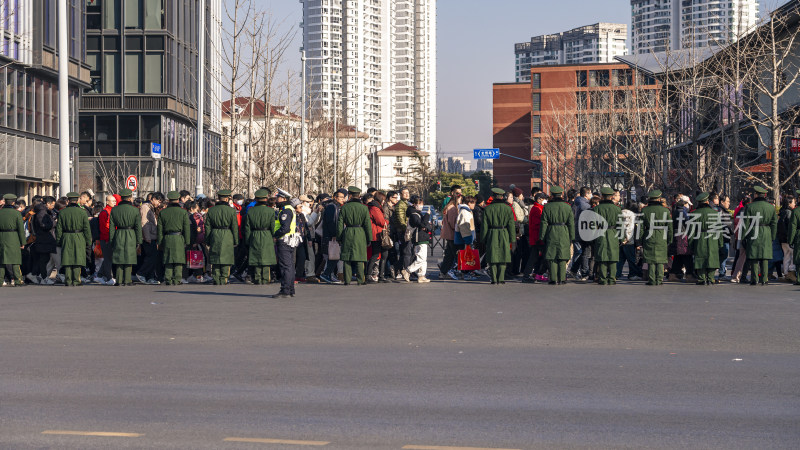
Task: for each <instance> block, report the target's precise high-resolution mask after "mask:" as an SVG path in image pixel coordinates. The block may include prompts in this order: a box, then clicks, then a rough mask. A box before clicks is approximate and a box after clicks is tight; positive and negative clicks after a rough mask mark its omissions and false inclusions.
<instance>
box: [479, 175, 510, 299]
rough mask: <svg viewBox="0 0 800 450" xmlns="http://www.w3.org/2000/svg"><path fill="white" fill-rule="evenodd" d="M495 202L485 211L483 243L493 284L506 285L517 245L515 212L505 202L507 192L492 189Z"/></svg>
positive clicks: (482, 229)
mask: <svg viewBox="0 0 800 450" xmlns="http://www.w3.org/2000/svg"><path fill="white" fill-rule="evenodd" d="M492 194H494V200H492V204H491V205H489V206H487V207H486V208H485V209H484V210H483V222H482V224H481V242H482V243H483V244H484V246H485V248H486V264H488V265H489V275H490V276H491V277H492V284H505V283H506V266H507V265H508V264H510V263H511V244H512V243H514V245H516V236H517V234H516V233H517V232H516V230H515V228H514V212H513V210H512V209H511V207H510V206H509V205H508V203H506V202H505V194H506V192H505V191H504V190H502V189H500V188H494V189H492Z"/></svg>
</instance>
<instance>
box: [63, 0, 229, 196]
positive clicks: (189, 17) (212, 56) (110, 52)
mask: <svg viewBox="0 0 800 450" xmlns="http://www.w3.org/2000/svg"><path fill="white" fill-rule="evenodd" d="M84 3H86V5H87V6H86V57H87V58H86V59H87V63H88V65H89V66H90V73H91V81H92V87H91V89H90V90H89V92H87V93H85V94H84V96H83V99H82V104H81V111H80V124H79V127H80V151H79V161H80V162H79V167H78V175H77V177H78V181H79V184H80V186H81V188H82V189H86V188H91V189H93V190H94V191H95V192H101V193H103V192H115V191H117V190H118V189H120V188H121V185H122V183H123V182H124V181H125V179H126V177H127V176H129V175H135V176H137V177H138V179H139V191H140V192H147V191H150V190H172V189H189V190H191V189H192V188H193V187H194V186H195V185H196V183H195V173H196V166H195V164H196V162H197V155H198V147H199V145H198V142H197V111H198V108H197V78H196V76H197V73H198V66H199V55H198V43H199V35H200V30H199V26H198V23H199V21H200V20H199V18H200V10H199V7H200V5H205V8H206V15H205V17H206V33H205V36H203V38H204V39H205V44H206V46H205V48H206V60H205V72H206V76H205V89H204V96H203V98H204V102H205V103H204V116H205V119H204V122H205V126H204V128H205V132H204V135H205V143H204V146H203V149H204V169H205V175H204V179H203V185H204V186H205V188H206V189H211V188H218V187H219V183H218V181H217V179H216V177H217V175H218V174H219V171H220V167H221V161H220V155H221V152H220V145H221V136H220V128H221V120H222V111H221V100H220V99H221V97H222V95H221V94H222V92H221V89H222V88H221V84H220V80H221V71H222V70H221V60H220V51H221V50H222V49H220V48H219V42H220V32H221V28H220V27H221V25H220V13H221V11H220V10H221V0H203V1H200V0H125V1H124V2H123V1H120V0H95V1H92V2H84ZM153 144H160V145H161V152H162V159H161V162H160V163H158V164H157V163H155V161H154V160H153V159H152V158H151V147H152V145H153Z"/></svg>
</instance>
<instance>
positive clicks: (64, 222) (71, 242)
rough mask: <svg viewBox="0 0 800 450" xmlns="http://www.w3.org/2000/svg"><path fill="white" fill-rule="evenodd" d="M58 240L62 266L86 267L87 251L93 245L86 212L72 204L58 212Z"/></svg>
mask: <svg viewBox="0 0 800 450" xmlns="http://www.w3.org/2000/svg"><path fill="white" fill-rule="evenodd" d="M56 240H57V241H58V244H59V245H60V246H61V265H62V266H80V267H83V266H85V265H86V249H88V248H89V247H90V246H91V245H92V229H91V228H90V227H89V217H87V216H86V210H85V209H83V208H81V207H80V206H79V205H75V204H70V205H69V206H67V207H66V208H64V209H62V210H61V211H59V212H58V222H57V223H56Z"/></svg>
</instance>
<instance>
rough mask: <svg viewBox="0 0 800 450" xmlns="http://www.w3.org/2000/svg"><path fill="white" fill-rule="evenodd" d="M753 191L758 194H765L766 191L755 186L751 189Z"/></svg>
mask: <svg viewBox="0 0 800 450" xmlns="http://www.w3.org/2000/svg"><path fill="white" fill-rule="evenodd" d="M753 190H754V191H756V192H758V193H759V194H766V193H767V190H766V189H764V188H763V187H761V186H756V187H754V188H753Z"/></svg>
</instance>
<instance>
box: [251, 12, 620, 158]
mask: <svg viewBox="0 0 800 450" xmlns="http://www.w3.org/2000/svg"><path fill="white" fill-rule="evenodd" d="M259 2H260V3H261V6H263V7H264V8H266V9H269V10H271V11H272V13H273V14H274V16H275V17H276V18H284V17H285V18H287V21H286V24H287V26H290V25H291V26H295V27H297V26H298V24H299V23H300V21H301V20H302V17H303V11H302V4H301V3H300V2H299V1H298V0H259ZM596 22H619V23H625V24H629V25H630V0H556V1H543V0H439V1H438V41H439V42H438V49H437V50H438V77H439V80H438V81H439V82H438V85H439V86H438V94H439V98H438V103H439V104H438V133H439V136H438V140H439V144H440V146H441V151H442V154H443V156H457V155H461V156H469V157H471V155H472V149H473V148H487V147H491V145H492V83H496V82H507V81H514V43H516V42H524V41H526V40H528V39H530V37H531V36H536V35H540V34H547V33H555V32H559V31H565V30H568V29H570V28H574V27H578V26H582V25H588V24H591V23H596ZM301 45H302V38H301V36H300V35H299V33H298V36H297V43H296V45H295V46H294V51H293V54H295V55H297V56H296V59H297V63H296V66H297V72H298V73H299V69H300V63H299V49H300V46H301ZM289 56H290V57H294V56H292V54H291V53H290V55H289Z"/></svg>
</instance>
